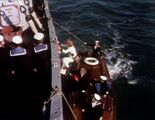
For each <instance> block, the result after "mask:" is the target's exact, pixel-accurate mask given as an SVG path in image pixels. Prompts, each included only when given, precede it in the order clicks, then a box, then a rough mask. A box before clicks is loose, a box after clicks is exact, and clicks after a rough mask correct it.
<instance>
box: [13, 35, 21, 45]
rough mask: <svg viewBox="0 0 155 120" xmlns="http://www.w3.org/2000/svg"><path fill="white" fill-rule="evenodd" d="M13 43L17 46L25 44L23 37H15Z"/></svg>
mask: <svg viewBox="0 0 155 120" xmlns="http://www.w3.org/2000/svg"><path fill="white" fill-rule="evenodd" d="M12 42H13V43H15V44H20V43H22V42H23V40H22V37H21V36H14V37H13V38H12Z"/></svg>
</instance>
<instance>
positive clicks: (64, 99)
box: [61, 92, 77, 120]
mask: <svg viewBox="0 0 155 120" xmlns="http://www.w3.org/2000/svg"><path fill="white" fill-rule="evenodd" d="M61 94H62V96H63V98H64V100H65V102H66V103H67V105H68V107H69V109H70V111H71V113H72V115H73V117H74V119H75V120H77V117H76V116H75V113H74V111H73V109H72V108H71V106H70V104H69V102H68V100H67V99H66V97H65V95H64V94H63V92H61Z"/></svg>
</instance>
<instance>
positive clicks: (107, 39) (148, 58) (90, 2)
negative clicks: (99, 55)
mask: <svg viewBox="0 0 155 120" xmlns="http://www.w3.org/2000/svg"><path fill="white" fill-rule="evenodd" d="M49 3H50V6H51V7H50V9H51V13H52V15H53V18H54V20H55V21H56V22H57V23H58V24H60V25H61V26H63V27H64V28H65V29H66V30H68V31H70V32H71V33H73V34H74V35H75V36H77V37H78V38H79V39H80V40H82V41H83V42H84V41H86V42H90V43H93V41H94V40H96V39H98V40H100V41H101V43H102V45H103V47H104V49H105V57H106V58H107V61H108V67H109V70H110V74H111V77H112V78H113V79H116V78H117V77H120V76H125V77H127V78H129V79H138V80H152V79H154V77H155V75H154V71H155V62H154V59H155V52H154V50H155V40H154V39H155V7H154V6H155V1H154V0H69V1H68V0H59V1H58V0H53V1H49ZM56 28H57V29H56V30H57V33H58V36H59V40H60V41H62V42H63V41H64V40H65V39H66V38H67V37H68V33H67V32H64V31H63V30H62V29H60V28H59V27H57V26H56ZM74 40H75V41H76V45H77V46H78V47H81V48H83V49H85V46H83V45H82V44H83V43H82V42H81V41H79V40H77V39H76V38H74Z"/></svg>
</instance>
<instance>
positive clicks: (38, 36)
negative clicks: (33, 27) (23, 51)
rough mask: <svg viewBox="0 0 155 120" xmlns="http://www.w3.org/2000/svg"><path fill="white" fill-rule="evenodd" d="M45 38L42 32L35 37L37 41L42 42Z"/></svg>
mask: <svg viewBox="0 0 155 120" xmlns="http://www.w3.org/2000/svg"><path fill="white" fill-rule="evenodd" d="M43 38H44V34H43V33H41V32H38V33H36V34H35V35H34V39H35V40H42V39H43Z"/></svg>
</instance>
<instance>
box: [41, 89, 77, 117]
mask: <svg viewBox="0 0 155 120" xmlns="http://www.w3.org/2000/svg"><path fill="white" fill-rule="evenodd" d="M56 95H62V97H63V98H64V100H65V102H66V103H67V106H68V107H69V109H70V111H71V113H72V115H73V117H74V119H75V120H78V119H77V117H76V115H75V113H74V111H73V109H72V107H71V106H70V104H69V102H68V100H67V98H66V97H65V95H64V94H63V92H62V91H58V90H55V91H54V92H52V93H51V95H50V97H49V99H48V100H47V102H46V101H45V102H44V106H43V107H45V106H46V105H47V104H48V103H49V102H50V101H51V100H52V98H53V97H54V96H56Z"/></svg>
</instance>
